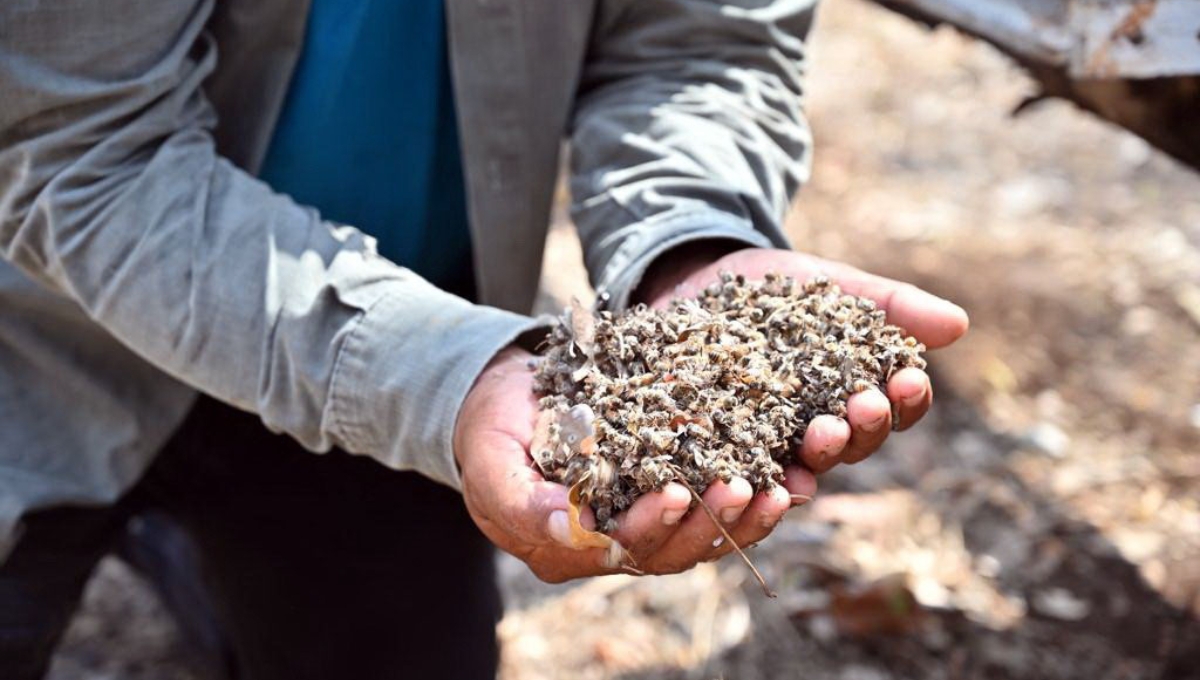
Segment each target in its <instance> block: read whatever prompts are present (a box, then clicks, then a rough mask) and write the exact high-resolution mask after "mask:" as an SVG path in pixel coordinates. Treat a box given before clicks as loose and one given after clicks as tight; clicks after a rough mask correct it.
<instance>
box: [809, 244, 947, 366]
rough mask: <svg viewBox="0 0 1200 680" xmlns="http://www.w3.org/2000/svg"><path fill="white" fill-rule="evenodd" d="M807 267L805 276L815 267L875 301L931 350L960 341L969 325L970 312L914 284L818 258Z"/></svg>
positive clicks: (848, 289)
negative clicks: (968, 315)
mask: <svg viewBox="0 0 1200 680" xmlns="http://www.w3.org/2000/svg"><path fill="white" fill-rule="evenodd" d="M808 267H812V269H808ZM808 267H806V269H808V271H807V272H806V276H809V277H811V276H812V275H813V274H815V273H817V272H816V271H813V269H815V270H817V271H819V272H821V273H824V274H825V275H826V276H828V277H829V278H830V279H832V280H834V281H836V282H837V284H838V285H839V286H840V287H841V288H842V290H843V291H845V292H847V293H849V294H851V295H858V296H861V297H866V298H870V299H872V300H874V301H875V303H876V304H877V305H879V308H880V309H882V310H883V311H885V312H887V318H888V322H889V323H893V324H895V325H897V326H900V327H901V328H903V329H904V330H905V331H906V332H907V333H908V334H909V335H912V336H913V337H915V338H916V339H917V340H919V341H921V342H923V343H924V344H925V346H926V347H929V348H930V349H937V348H938V347H945V346H946V345H949V344H950V343H952V342H954V341H955V340H958V339H959V338H961V337H962V336H963V335H964V334H965V333H966V332H967V328H968V327H969V326H970V320H969V318H968V317H967V312H966V311H965V310H964V309H963V308H962V307H959V306H958V305H956V304H954V303H953V302H950V301H949V300H946V299H944V298H940V297H938V296H936V295H933V294H930V293H927V292H925V291H923V290H921V289H920V288H917V287H916V286H913V285H911V284H907V283H901V282H899V281H895V280H892V279H888V278H885V277H882V276H876V275H875V274H868V273H867V272H864V271H862V270H861V269H857V268H855V267H851V266H850V265H847V264H842V263H840V262H831V261H829V260H824V259H821V258H815V257H814V258H810V261H809V263H808ZM797 278H801V277H797Z"/></svg>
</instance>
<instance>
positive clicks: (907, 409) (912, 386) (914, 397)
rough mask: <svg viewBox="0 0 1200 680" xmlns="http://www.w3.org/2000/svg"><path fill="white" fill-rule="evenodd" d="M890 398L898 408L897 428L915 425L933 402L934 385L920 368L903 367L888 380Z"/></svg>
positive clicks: (902, 428) (901, 428)
mask: <svg viewBox="0 0 1200 680" xmlns="http://www.w3.org/2000/svg"><path fill="white" fill-rule="evenodd" d="M887 391H888V399H890V400H891V402H892V404H894V405H895V408H896V429H897V430H905V429H908V428H910V427H912V426H913V424H914V423H916V422H917V421H918V420H920V419H921V417H922V416H924V415H925V413H926V412H927V411H928V410H929V406H930V405H931V404H933V385H931V384H930V383H929V376H928V375H926V373H925V371H922V370H921V369H919V368H902V369H900V370H899V371H896V374H895V375H893V376H892V377H891V379H890V380H888V385H887Z"/></svg>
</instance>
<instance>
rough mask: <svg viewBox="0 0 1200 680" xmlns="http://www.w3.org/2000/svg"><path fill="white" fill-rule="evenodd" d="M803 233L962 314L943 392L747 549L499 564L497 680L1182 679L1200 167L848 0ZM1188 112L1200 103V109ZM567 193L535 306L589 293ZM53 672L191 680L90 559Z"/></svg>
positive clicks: (1189, 578)
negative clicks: (620, 568) (642, 573)
mask: <svg viewBox="0 0 1200 680" xmlns="http://www.w3.org/2000/svg"><path fill="white" fill-rule="evenodd" d="M809 78H810V80H809V83H810V88H809V93H808V112H809V116H810V120H811V123H812V126H813V129H814V132H815V135H816V155H815V159H816V162H815V169H814V173H813V177H812V180H811V182H810V183H809V184H808V185H807V186H806V187H805V188H804V190H803V191H802V193H801V195H800V198H799V201H798V203H797V205H796V209H795V210H794V212H793V214H792V217H791V220H790V222H789V225H788V228H789V233H790V235H791V237H792V239H793V241H794V243H795V245H796V247H797V248H798V249H802V250H806V251H809V252H813V253H816V254H819V255H822V256H825V257H829V258H834V259H839V260H845V261H848V262H851V263H853V264H856V265H858V266H860V267H863V268H865V269H869V270H872V271H875V272H877V273H881V274H885V275H888V276H892V277H895V278H899V279H903V280H907V281H912V282H914V283H916V284H918V285H921V286H923V287H925V288H927V289H929V290H931V291H933V292H935V293H937V294H939V295H942V296H945V297H948V298H950V299H952V300H954V301H956V302H958V303H959V304H961V305H962V306H963V307H965V308H966V309H967V310H968V311H969V312H970V314H971V319H972V327H971V332H970V333H969V335H968V336H967V338H966V339H965V340H964V341H962V342H960V343H959V344H958V345H957V346H956V347H954V348H953V349H950V350H945V351H941V352H937V353H934V354H933V355H931V356H930V360H931V373H932V375H933V381H934V387H935V390H936V391H937V397H938V398H937V399H936V400H935V404H934V410H933V412H932V413H931V415H930V416H929V417H927V418H926V419H925V420H924V421H923V422H922V423H921V424H920V425H919V426H918V427H917V428H916V429H914V430H912V431H909V432H906V433H903V434H902V435H898V436H894V437H892V439H891V440H890V441H889V443H888V444H887V445H886V447H885V448H884V450H882V451H881V452H880V453H878V454H876V455H875V456H874V457H873V458H872V459H871V460H869V461H867V462H866V463H863V464H860V465H858V466H854V467H850V468H845V469H841V470H838V471H836V472H834V473H832V474H830V475H828V476H827V477H826V478H824V481H823V484H822V487H821V490H820V491H819V493H818V496H817V499H816V500H815V501H814V502H813V503H811V504H810V505H808V506H806V507H804V508H802V509H799V510H797V511H794V512H793V513H792V514H791V515H790V516H789V519H788V520H787V521H786V522H785V523H784V524H783V525H782V526H781V527H780V528H779V529H778V530H777V531H776V532H775V534H774V535H773V536H772V538H771V539H769V540H768V541H766V542H764V543H763V544H762V545H761V546H759V547H757V548H755V549H754V550H753V551H751V557H752V558H753V559H754V560H755V562H756V564H757V565H758V566H759V568H760V569H761V570H762V571H763V573H764V575H765V576H766V578H767V580H768V582H769V583H770V584H771V585H772V586H773V587H774V589H775V590H776V591H778V592H779V594H780V596H779V598H778V599H776V600H767V599H766V598H764V597H763V596H762V594H761V592H760V591H759V590H758V589H757V586H756V585H755V584H754V583H753V580H752V579H750V578H749V575H748V573H747V570H746V569H745V567H744V566H743V565H742V564H740V563H739V562H737V561H735V560H725V561H723V562H721V563H719V564H715V565H714V564H706V565H702V566H701V567H699V568H697V569H695V570H693V571H692V572H689V573H687V574H683V575H679V576H672V577H660V578H651V579H634V578H626V577H611V578H606V579H598V580H592V581H588V582H584V583H579V584H568V585H564V586H547V585H544V584H541V583H538V582H537V581H536V580H535V579H534V578H533V577H532V576H530V575H529V574H528V573H527V571H526V570H525V569H524V567H523V566H522V565H521V564H520V563H518V562H516V561H515V560H511V559H502V560H501V573H502V576H503V580H504V583H505V589H506V591H507V594H508V611H507V614H506V616H505V618H504V620H503V622H502V623H501V626H500V632H501V637H502V640H503V644H504V657H503V671H502V674H501V677H502V678H503V680H540V679H542V678H546V679H549V678H564V677H570V678H579V679H583V680H586V679H590V678H624V679H628V680H634V679H643V678H644V679H647V680H648V679H650V678H672V679H673V678H680V679H684V678H688V679H691V678H696V679H700V678H730V679H736V680H755V679H758V678H762V679H766V678H799V677H803V678H809V679H813V680H817V679H822V678H838V679H842V680H886V679H890V678H930V679H936V678H1106V679H1107V678H1196V677H1200V623H1198V622H1197V615H1198V614H1200V493H1197V491H1198V490H1200V175H1198V174H1197V173H1196V172H1195V171H1193V170H1190V169H1188V168H1186V167H1185V166H1183V165H1181V164H1179V163H1178V162H1176V161H1174V160H1171V159H1170V158H1168V157H1167V156H1165V155H1163V154H1162V153H1160V152H1158V151H1156V150H1155V149H1153V148H1152V147H1151V146H1149V145H1148V144H1147V143H1146V142H1144V141H1142V140H1141V139H1140V138H1139V137H1136V136H1134V135H1132V134H1130V133H1128V132H1125V131H1124V130H1122V129H1120V128H1118V127H1115V126H1112V125H1110V124H1108V123H1105V122H1102V121H1100V120H1099V119H1098V118H1096V117H1094V116H1092V115H1090V114H1087V113H1084V112H1082V111H1080V110H1078V109H1077V108H1075V107H1074V106H1073V105H1072V104H1069V103H1065V102H1062V101H1058V100H1048V101H1044V102H1040V103H1037V104H1035V105H1033V106H1028V107H1025V108H1023V109H1022V111H1021V113H1020V114H1019V115H1013V111H1014V110H1015V109H1016V108H1017V107H1018V106H1019V105H1020V104H1021V103H1022V102H1023V101H1025V100H1026V99H1027V98H1028V97H1031V96H1033V95H1035V94H1036V93H1037V88H1036V86H1035V84H1034V81H1033V80H1031V78H1030V77H1029V76H1028V75H1026V72H1025V71H1023V70H1022V69H1020V68H1019V67H1017V66H1015V65H1014V63H1013V61H1012V60H1010V59H1009V58H1007V57H1006V56H1004V55H1002V54H1001V53H999V52H998V51H996V50H995V49H994V48H992V47H990V46H988V45H987V44H986V43H983V42H980V41H977V40H974V39H972V38H968V37H964V36H963V35H961V34H960V33H957V32H955V31H954V30H952V29H949V28H938V29H935V30H928V29H926V28H923V27H921V26H919V25H918V24H916V23H913V22H912V21H909V20H908V19H905V18H902V17H900V16H898V15H896V14H893V13H891V12H889V11H887V10H884V9H881V8H880V7H878V6H876V5H874V4H870V3H868V2H865V0H829V1H828V2H826V3H825V5H824V7H823V8H822V12H821V14H820V15H819V19H818V23H817V28H816V30H815V34H814V39H813V41H812V58H811V69H810V74H809ZM1195 115H1196V118H1195V121H1196V122H1195V123H1194V125H1196V126H1197V127H1200V111H1196V112H1195ZM563 211H564V208H563V207H562V206H561V205H560V207H559V208H558V210H557V212H556V225H555V227H554V229H553V231H552V234H551V238H550V241H549V245H548V250H547V263H548V266H547V268H546V274H545V275H544V277H543V292H544V294H543V296H542V301H541V305H542V306H543V309H545V310H556V309H557V308H558V307H559V306H561V305H562V304H563V303H564V302H565V301H566V300H568V299H569V298H570V296H572V295H576V296H579V297H581V298H583V299H588V298H589V297H590V296H591V291H590V290H589V289H588V287H587V283H586V280H585V278H584V276H583V273H582V267H581V265H578V264H577V263H578V262H579V258H580V253H579V245H578V242H577V240H576V239H575V236H574V234H573V232H572V231H571V229H570V227H569V225H568V224H567V222H566V218H565V215H564V212H563ZM51 678H53V679H54V680H79V679H84V680H99V679H101V678H123V679H133V680H138V679H146V680H149V679H151V678H154V679H170V680H173V679H176V678H178V679H189V678H196V679H204V678H206V676H205V674H204V672H203V669H202V664H200V663H199V661H198V660H197V659H195V658H194V657H193V655H192V653H191V652H190V651H189V649H188V646H187V645H186V644H185V642H184V641H183V640H182V639H181V635H180V634H179V633H178V631H177V629H176V628H175V626H174V624H173V623H172V622H171V621H170V619H169V618H168V617H167V616H166V615H165V614H164V613H163V611H162V608H161V607H160V605H159V604H158V602H157V600H156V599H155V597H154V596H153V594H152V593H151V592H150V591H149V590H148V589H147V588H146V587H145V585H144V584H142V583H141V582H140V580H139V579H138V578H137V577H136V576H135V575H133V574H132V573H131V572H130V571H129V570H128V569H127V568H126V567H124V566H123V565H122V564H121V563H120V562H118V561H116V560H113V559H109V560H106V561H105V562H104V563H103V565H102V566H101V568H100V570H99V572H98V573H97V575H96V577H95V578H94V579H93V581H92V583H91V584H90V586H89V589H88V594H87V597H86V602H85V605H84V608H83V609H82V611H81V612H80V613H79V615H78V616H77V617H76V620H75V622H74V624H73V626H72V628H71V631H70V632H69V634H68V637H67V640H66V641H65V642H64V644H63V647H62V649H61V650H60V653H59V655H58V657H57V659H56V661H55V665H54V668H53V670H52V672H51Z"/></svg>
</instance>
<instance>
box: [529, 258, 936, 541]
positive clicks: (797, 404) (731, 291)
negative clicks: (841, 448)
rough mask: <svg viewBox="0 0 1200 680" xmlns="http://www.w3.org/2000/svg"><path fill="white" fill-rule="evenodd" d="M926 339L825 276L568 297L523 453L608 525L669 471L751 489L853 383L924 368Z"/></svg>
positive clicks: (606, 528)
mask: <svg viewBox="0 0 1200 680" xmlns="http://www.w3.org/2000/svg"><path fill="white" fill-rule="evenodd" d="M924 349H925V348H924V346H922V345H921V344H919V343H918V342H916V340H914V339H913V338H911V337H905V336H904V333H903V331H902V330H901V329H900V328H897V327H896V326H889V325H887V324H886V322H885V315H884V312H882V311H880V310H877V309H876V308H875V304H874V303H873V302H872V301H870V300H867V299H865V298H859V297H855V296H852V295H844V294H842V293H841V291H840V290H839V289H838V287H837V286H836V285H834V284H833V283H831V282H830V281H829V280H827V279H824V278H817V279H814V280H812V281H809V282H808V283H806V284H804V285H802V286H800V285H797V284H796V282H795V281H793V280H792V279H791V278H788V277H782V276H777V275H772V274H768V275H767V276H766V277H765V279H764V280H763V281H761V282H747V281H746V280H745V279H744V278H742V277H741V276H732V275H729V274H722V276H721V280H720V282H719V283H714V284H713V285H711V286H709V287H708V288H707V289H706V290H705V291H704V292H703V293H702V294H701V295H699V296H698V297H697V298H695V299H686V300H676V301H675V302H673V303H672V305H671V307H670V309H668V310H665V311H664V310H656V309H651V308H648V307H646V306H640V305H639V306H637V307H634V308H632V309H630V310H627V311H624V312H618V313H611V312H607V311H605V312H599V313H595V312H592V311H591V310H588V309H586V308H584V307H583V306H581V305H579V304H578V303H575V304H574V305H573V306H572V308H571V309H569V310H568V311H567V312H566V313H565V315H564V316H563V318H562V319H561V320H560V323H559V324H558V325H557V326H556V327H555V328H554V329H553V330H552V331H551V333H550V335H549V337H548V338H547V340H546V344H545V350H544V356H543V358H542V360H541V361H540V363H539V366H538V369H537V373H536V379H535V390H536V392H537V393H538V394H539V395H541V397H542V399H541V406H542V409H543V414H542V418H541V420H540V421H539V423H538V430H539V435H538V436H537V437H535V445H534V447H533V448H534V450H533V451H532V452H531V453H532V455H533V458H534V462H535V463H536V464H537V466H538V467H539V468H540V469H541V471H542V473H543V474H544V475H545V477H546V478H547V479H550V480H552V481H556V482H561V483H563V484H565V485H567V486H572V487H577V488H578V489H579V496H580V499H581V502H583V503H586V504H588V505H590V506H591V507H592V509H593V510H594V511H595V514H596V520H597V527H598V528H599V530H600V531H603V532H610V531H612V530H613V529H614V528H615V521H614V520H613V516H614V515H615V514H616V513H618V512H620V511H621V510H624V509H625V508H627V507H629V506H630V505H631V504H632V503H633V501H634V500H635V499H636V498H638V497H639V496H641V495H642V494H645V493H649V492H651V491H655V490H657V489H661V488H662V487H663V486H664V485H665V484H667V483H668V482H670V481H672V480H676V479H680V480H682V481H686V482H687V483H688V484H689V485H690V486H691V487H693V488H694V489H695V490H697V491H698V492H701V493H702V492H703V490H704V489H705V488H707V487H708V485H709V484H711V483H712V482H713V481H714V480H717V479H720V480H723V481H728V480H729V479H730V478H732V477H734V476H737V477H742V478H744V479H746V480H747V481H749V482H750V484H751V485H752V486H753V487H754V488H755V490H762V489H765V488H767V487H769V486H770V485H771V484H773V483H775V482H779V481H781V480H782V477H783V466H785V465H788V464H789V463H791V462H793V461H794V460H795V451H796V450H797V448H798V446H799V444H800V441H801V439H802V437H803V433H804V430H805V427H806V426H807V425H808V423H809V421H811V420H812V419H813V418H815V417H816V416H818V415H821V414H833V415H838V416H844V415H845V413H846V401H847V399H849V398H850V396H851V395H853V394H854V393H856V392H859V391H861V390H864V389H867V388H870V387H881V388H882V387H883V386H884V385H885V384H886V382H887V379H888V378H889V377H890V376H891V375H892V374H893V373H894V372H895V371H897V370H899V369H901V368H904V367H908V366H915V367H918V368H924V367H925V361H924V360H923V359H922V358H921V356H920V354H921V352H923V351H924Z"/></svg>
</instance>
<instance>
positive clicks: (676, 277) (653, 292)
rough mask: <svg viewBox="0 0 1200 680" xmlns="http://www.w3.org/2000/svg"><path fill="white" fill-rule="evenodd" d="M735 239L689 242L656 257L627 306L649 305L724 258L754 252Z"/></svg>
mask: <svg viewBox="0 0 1200 680" xmlns="http://www.w3.org/2000/svg"><path fill="white" fill-rule="evenodd" d="M753 247H754V246H752V245H751V244H749V243H745V242H743V241H737V240H734V239H724V238H710V239H701V240H698V241H689V242H687V243H684V244H681V245H679V246H676V247H675V248H672V249H670V250H668V251H667V252H665V253H663V254H662V255H659V256H658V257H657V258H655V260H654V261H653V262H651V263H650V266H649V267H647V268H646V272H645V274H643V275H642V280H641V281H640V282H639V283H638V285H637V287H636V288H634V290H633V293H631V294H630V296H629V302H630V304H638V303H645V304H650V303H652V302H654V301H655V300H659V299H661V298H663V297H664V296H669V295H670V293H671V292H672V291H673V290H674V289H675V287H676V286H678V285H679V284H680V283H683V282H684V281H686V280H687V279H688V278H689V277H691V276H692V275H693V274H695V273H697V272H699V271H700V270H702V269H704V268H705V267H708V266H710V265H712V264H713V263H714V262H716V261H718V260H720V259H721V258H723V257H725V256H726V255H728V254H730V253H733V252H736V251H738V250H744V249H747V248H753Z"/></svg>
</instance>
